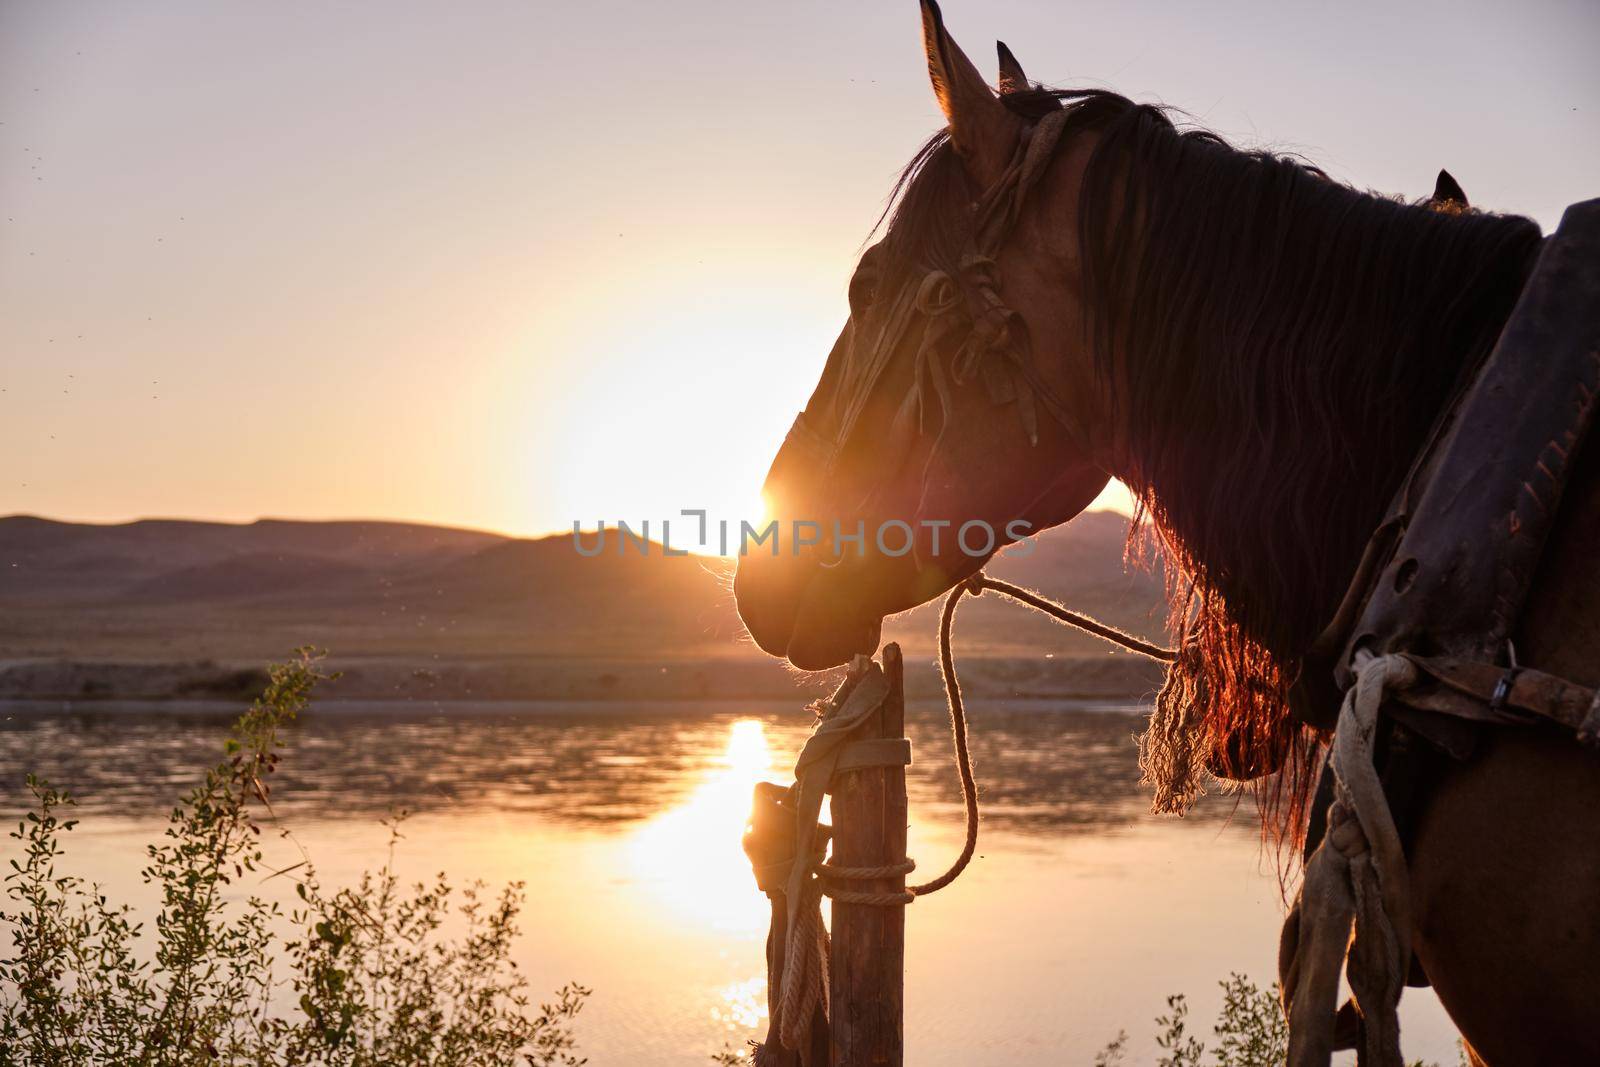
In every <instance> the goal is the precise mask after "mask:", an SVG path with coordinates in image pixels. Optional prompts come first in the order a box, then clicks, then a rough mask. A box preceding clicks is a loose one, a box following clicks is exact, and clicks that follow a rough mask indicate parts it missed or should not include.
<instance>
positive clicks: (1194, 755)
mask: <svg viewBox="0 0 1600 1067" xmlns="http://www.w3.org/2000/svg"><path fill="white" fill-rule="evenodd" d="M1002 100H1003V101H1004V102H1005V103H1006V105H1007V106H1008V107H1010V108H1011V109H1012V110H1013V111H1016V112H1017V113H1019V114H1022V115H1024V116H1026V117H1030V118H1037V117H1039V116H1040V115H1042V114H1043V113H1045V112H1047V111H1050V110H1054V109H1055V108H1058V107H1062V106H1065V107H1066V108H1067V109H1068V110H1069V111H1070V113H1071V114H1070V115H1069V118H1068V122H1069V127H1068V129H1069V131H1071V135H1073V136H1076V135H1079V134H1081V133H1088V134H1092V135H1093V136H1095V137H1096V138H1097V144H1096V147H1095V148H1094V150H1093V152H1092V154H1091V157H1090V160H1089V163H1088V167H1087V170H1086V172H1085V176H1084V182H1083V187H1082V193H1081V197H1082V199H1081V203H1080V205H1079V208H1080V210H1079V217H1080V226H1081V229H1080V233H1079V234H1078V239H1079V243H1080V252H1081V257H1082V262H1083V264H1084V275H1085V279H1084V280H1085V286H1086V302H1087V306H1088V310H1089V318H1090V324H1091V331H1092V337H1091V338H1090V341H1091V342H1092V345H1093V349H1094V352H1095V358H1096V362H1097V365H1098V368H1099V371H1100V373H1101V375H1102V376H1103V378H1104V379H1105V380H1106V382H1107V384H1108V386H1109V388H1108V392H1109V394H1110V395H1111V396H1113V397H1114V399H1115V404H1116V405H1117V409H1116V410H1115V411H1114V412H1112V413H1111V416H1112V418H1113V419H1114V424H1115V425H1116V426H1117V427H1118V428H1119V430H1120V431H1121V432H1122V433H1124V434H1125V435H1126V436H1125V440H1126V445H1127V455H1126V456H1125V457H1124V460H1125V467H1124V469H1121V470H1118V471H1117V472H1116V473H1117V474H1118V475H1119V476H1120V477H1121V478H1122V479H1123V480H1124V481H1125V482H1126V483H1127V484H1128V486H1129V487H1130V488H1131V489H1132V490H1133V492H1134V494H1135V495H1136V497H1137V499H1138V501H1139V503H1140V509H1139V515H1138V516H1137V517H1136V521H1135V523H1134V527H1133V530H1132V531H1131V532H1130V548H1131V547H1132V546H1133V545H1134V544H1135V539H1136V538H1137V536H1138V533H1139V531H1140V530H1141V529H1148V530H1150V531H1152V532H1153V533H1154V541H1155V543H1156V544H1157V545H1158V546H1159V551H1160V552H1161V554H1162V555H1163V556H1164V557H1165V564H1166V567H1165V570H1166V574H1167V575H1168V581H1169V587H1170V598H1169V599H1170V602H1171V611H1172V625H1173V629H1174V632H1175V635H1177V636H1180V637H1182V638H1183V639H1184V640H1185V648H1186V651H1185V654H1184V655H1183V656H1182V657H1181V658H1180V661H1179V662H1178V664H1176V665H1175V666H1174V668H1173V669H1172V671H1171V672H1170V673H1169V676H1168V682H1167V685H1166V687H1165V688H1164V689H1163V691H1162V694H1161V696H1160V698H1159V699H1158V702H1157V708H1156V712H1155V715H1154V716H1153V717H1152V723H1151V728H1150V730H1149V731H1148V732H1147V734H1146V737H1145V739H1144V741H1143V743H1142V746H1141V748H1142V751H1141V757H1142V761H1143V765H1144V767H1145V771H1146V775H1147V778H1148V779H1149V780H1150V781H1151V782H1152V784H1153V785H1154V786H1155V789H1156V806H1157V808H1158V809H1160V810H1168V811H1181V810H1184V809H1185V808H1186V807H1187V806H1188V804H1189V803H1190V802H1191V801H1192V800H1193V798H1194V797H1195V796H1196V795H1197V794H1198V792H1199V791H1200V787H1201V781H1202V777H1203V774H1202V772H1203V771H1204V770H1210V771H1212V772H1213V773H1216V774H1218V775H1220V776H1222V777H1225V778H1232V779H1254V778H1261V777H1263V776H1267V775H1271V777H1270V778H1269V779H1268V788H1267V789H1265V790H1263V791H1262V792H1261V793H1259V794H1258V796H1261V797H1262V798H1263V799H1264V801H1265V804H1264V806H1265V808H1266V809H1267V811H1266V814H1268V815H1277V816H1278V817H1277V818H1275V819H1274V818H1269V819H1268V820H1267V825H1268V828H1269V832H1272V833H1274V834H1276V835H1277V836H1278V837H1279V839H1280V841H1281V840H1283V839H1284V837H1285V836H1287V837H1288V838H1291V839H1292V838H1293V836H1294V834H1295V833H1296V831H1297V829H1298V826H1299V822H1300V820H1299V816H1300V814H1301V811H1300V809H1301V806H1302V803H1303V801H1304V800H1305V798H1306V794H1307V791H1308V786H1309V781H1310V775H1309V773H1308V772H1309V771H1310V765H1311V762H1312V759H1313V754H1314V750H1315V747H1316V745H1317V738H1316V737H1315V735H1314V734H1312V733H1311V732H1310V731H1309V730H1307V729H1305V728H1302V727H1301V726H1299V725H1298V724H1297V722H1296V720H1295V719H1294V718H1293V717H1292V716H1291V713H1290V690H1291V687H1292V686H1293V685H1294V683H1295V682H1296V681H1297V680H1298V678H1299V674H1300V671H1301V669H1302V656H1303V654H1304V652H1305V651H1306V649H1307V647H1308V645H1309V644H1310V643H1311V641H1312V640H1313V639H1314V638H1315V636H1316V635H1317V634H1318V633H1319V631H1320V630H1321V629H1322V627H1323V626H1324V625H1325V624H1326V623H1327V622H1328V620H1329V618H1330V617H1331V616H1332V614H1333V613H1334V610H1335V608H1336V606H1337V604H1338V601H1339V599H1340V597H1341V595H1342V594H1343V592H1344V590H1345V587H1346V586H1347V584H1348V583H1349V581H1350V579H1351V577H1352V574H1353V571H1354V568H1355V564H1356V561H1357V559H1358V557H1359V555H1360V551H1361V548H1362V546H1363V544H1364V542H1365V540H1366V538H1367V536H1368V534H1369V533H1370V532H1371V530H1372V528H1373V526H1374V525H1375V524H1376V523H1377V522H1378V521H1379V519H1380V518H1381V517H1382V513H1383V510H1384V508H1385V507H1386V505H1387V504H1388V502H1389V500H1390V498H1391V497H1392V496H1393V494H1394V492H1395V490H1396V488H1397V487H1398V484H1399V481H1400V479H1401V478H1402V477H1403V476H1404V473H1405V471H1406V469H1407V467H1408V466H1409V463H1410V460H1411V458H1412V457H1413V456H1414V455H1415V453H1416V452H1417V451H1418V449H1419V448H1420V447H1421V444H1422V441H1423V438H1424V436H1425V435H1426V433H1427V431H1428V429H1429V427H1430V426H1431V424H1432V422H1433V420H1434V418H1435V416H1436V415H1437V413H1438V411H1439V410H1440V408H1441V406H1442V405H1443V403H1444V401H1445V399H1446V397H1447V396H1448V394H1449V393H1450V391H1451V389H1452V388H1453V386H1454V385H1455V384H1456V383H1457V381H1458V380H1459V379H1460V378H1461V376H1462V374H1463V371H1464V370H1465V369H1466V368H1470V367H1472V366H1474V365H1475V364H1476V363H1477V362H1478V361H1479V360H1480V359H1481V358H1482V357H1483V355H1484V354H1485V353H1486V352H1487V351H1488V349H1489V348H1490V347H1491V346H1492V345H1493V343H1494V341H1495V338H1496V337H1497V336H1498V335H1499V332H1500V328H1501V326H1502V325H1503V324H1504V322H1505V319H1506V317H1507V316H1508V315H1509V314H1510V311H1511V307H1512V305H1513V303H1514V302H1515V300H1516V297H1517V294H1518V292H1519V291H1520V290H1521V287H1522V283H1523V280H1524V279H1525V277H1526V275H1527V272H1528V269H1529V268H1530V266H1531V264H1532V260H1533V256H1534V255H1535V253H1536V251H1537V246H1538V242H1539V237H1540V235H1539V230H1538V227H1537V226H1536V225H1535V224H1534V223H1533V222H1531V221H1530V220H1528V219H1524V218H1518V217H1510V216H1497V215H1489V214H1482V213H1476V212H1473V213H1462V212H1453V213H1446V212H1441V211H1437V210H1432V209H1430V208H1428V207H1425V206H1421V205H1413V204H1406V203H1404V202H1401V201H1399V200H1396V199H1392V198H1388V197H1384V196H1378V195H1374V194H1371V193H1368V192H1363V191H1360V190H1357V189H1354V188H1351V187H1349V186H1347V185H1343V184H1340V183H1338V182H1335V181H1333V180H1331V179H1330V178H1329V177H1328V176H1327V175H1326V174H1324V173H1323V172H1322V171H1320V170H1318V169H1316V168H1315V167H1313V166H1310V165H1308V164H1307V163H1305V162H1304V161H1302V160H1299V159H1296V158H1293V157H1289V156H1283V155H1275V154H1272V153H1268V152H1246V151H1240V150H1238V149H1235V148H1233V147H1231V146H1229V145H1228V144H1227V143H1225V142H1224V141H1223V140H1222V139H1221V138H1219V137H1217V136H1216V135H1215V134H1212V133H1210V132H1207V131H1204V130H1199V129H1181V130H1180V129H1179V128H1178V127H1177V126H1176V125H1175V124H1174V122H1173V120H1172V118H1171V117H1170V115H1169V113H1168V112H1167V111H1166V110H1165V109H1163V108H1159V107H1154V106H1150V105H1142V104H1135V103H1134V102H1132V101H1130V100H1128V99H1127V98H1125V97H1122V96H1119V95H1117V94H1115V93H1111V92H1105V91H1101V90H1034V91H1029V92H1024V93H1016V94H1008V95H1007V96H1005V97H1002ZM976 193H977V190H974V189H973V187H972V185H971V183H970V180H969V179H968V178H967V176H966V174H965V171H964V169H963V167H962V165H961V162H960V160H959V158H958V157H957V156H956V153H955V152H954V150H953V148H952V146H951V145H950V143H949V141H948V139H947V137H946V136H945V135H944V134H943V133H941V134H938V135H935V136H934V137H933V138H932V139H931V140H930V141H929V142H927V144H925V145H924V146H923V148H922V150H921V151H920V152H919V153H918V154H917V156H916V157H915V158H914V159H913V160H912V162H911V164H910V165H908V166H907V167H906V169H905V171H904V172H903V174H902V175H901V179H900V182H899V183H898V184H897V186H896V190H895V194H896V195H895V199H894V200H893V201H892V205H893V207H892V210H891V211H889V212H886V217H887V220H888V226H887V229H886V232H885V234H884V240H883V246H882V247H883V251H884V252H885V253H886V254H887V256H888V259H889V262H890V263H891V264H894V265H895V266H898V267H900V268H902V269H903V270H905V271H907V272H909V271H911V270H912V269H913V268H919V269H921V270H926V269H931V268H942V269H949V264H948V263H947V262H946V261H947V260H953V259H954V257H955V256H956V255H957V253H958V252H959V250H960V249H961V248H962V247H963V246H964V242H965V238H966V236H967V233H968V230H967V229H966V227H967V226H968V225H969V221H970V211H969V207H970V204H971V202H972V200H973V199H974V197H975V195H976ZM1285 832H1287V834H1286V833H1285Z"/></svg>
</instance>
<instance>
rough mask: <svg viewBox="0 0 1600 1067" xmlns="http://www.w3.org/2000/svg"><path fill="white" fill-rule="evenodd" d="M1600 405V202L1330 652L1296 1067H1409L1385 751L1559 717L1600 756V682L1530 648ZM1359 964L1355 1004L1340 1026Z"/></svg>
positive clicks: (1288, 961) (1294, 1020)
mask: <svg viewBox="0 0 1600 1067" xmlns="http://www.w3.org/2000/svg"><path fill="white" fill-rule="evenodd" d="M1597 406H1600V200H1590V201H1586V202H1584V203H1580V204H1575V205H1573V206H1572V207H1570V208H1568V209H1567V211H1566V213H1565V215H1564V216H1563V217H1562V220H1561V225H1560V226H1559V228H1558V229H1557V230H1556V232H1555V233H1554V234H1553V235H1552V236H1551V237H1550V238H1548V239H1547V240H1546V241H1545V243H1544V246H1543V248H1542V249H1541V251H1540V254H1539V258H1538V261H1537V262H1536V264H1535V265H1534V268H1533V271H1532V273H1531V274H1530V275H1529V278H1528V281H1527V283H1526V285H1525V286H1524V288H1523V292H1522V295H1521V297H1520V298H1519V300H1518V302H1517V305H1516V307H1515V308H1514V309H1513V311H1512V313H1511V317H1510V318H1509V319H1508V320H1507V323H1506V326H1505V328H1504V329H1503V331H1502V332H1501V336H1500V338H1499V340H1498V341H1497V342H1496V344H1495V346H1494V349H1493V350H1492V351H1491V352H1490V354H1489V355H1488V357H1487V358H1486V359H1485V360H1484V362H1483V364H1482V366H1481V367H1479V368H1478V369H1477V370H1476V372H1475V373H1474V374H1473V375H1472V376H1471V378H1470V380H1469V381H1468V383H1467V385H1466V386H1465V388H1464V389H1463V390H1462V392H1461V394H1460V395H1459V397H1458V398H1457V399H1456V400H1455V402H1453V403H1451V404H1449V405H1447V408H1446V410H1445V412H1444V413H1443V414H1442V415H1441V416H1440V418H1439V420H1438V421H1437V422H1436V423H1435V426H1434V428H1433V431H1432V433H1431V434H1430V437H1429V443H1428V444H1427V446H1426V447H1425V448H1424V449H1423V451H1422V452H1421V453H1420V455H1419V456H1418V458H1417V460H1416V461H1415V463H1414V464H1413V466H1412V468H1411V470H1410V472H1409V473H1408V475H1407V477H1406V479H1405V482H1404V483H1403V484H1402V486H1401V489H1400V491H1399V492H1398V493H1397V495H1396V497H1395V500H1394V502H1393V504H1392V505H1391V507H1390V510H1389V513H1388V516H1387V517H1386V519H1385V520H1384V521H1383V523H1381V524H1380V525H1379V526H1378V528H1377V529H1376V531H1374V533H1373V535H1372V538H1371V540H1370V541H1369V543H1368V546H1367V549H1366V551H1365V552H1364V553H1363V558H1362V561H1361V563H1360V565H1359V566H1358V568H1357V572H1356V576H1355V579H1354V580H1353V582H1352V583H1351V586H1350V589H1349V591H1348V592H1347V593H1346V595H1345V598H1344V601H1343V603H1342V604H1341V606H1340V609H1339V611H1338V612H1337V613H1336V615H1335V617H1334V620H1333V622H1332V623H1331V624H1330V625H1329V627H1328V630H1327V631H1326V632H1325V633H1324V635H1323V637H1322V638H1320V639H1319V641H1318V642H1317V644H1318V647H1319V648H1320V649H1323V650H1326V649H1327V648H1330V647H1331V648H1337V649H1338V650H1339V651H1338V654H1337V658H1336V660H1335V662H1334V663H1333V674H1334V679H1335V682H1336V683H1337V684H1338V685H1339V686H1340V688H1342V689H1344V690H1345V697H1344V702H1343V705H1342V707H1341V710H1340V712H1339V717H1338V721H1337V725H1336V727H1335V730H1334V742H1333V750H1332V753H1331V755H1330V758H1329V760H1328V764H1327V767H1326V769H1325V771H1324V787H1323V788H1322V789H1320V790H1319V793H1320V794H1321V796H1322V798H1323V799H1324V800H1325V801H1326V802H1327V804H1326V808H1325V811H1324V812H1323V813H1321V815H1320V817H1319V818H1318V819H1317V820H1316V823H1315V825H1314V826H1313V828H1312V834H1311V835H1310V836H1312V837H1313V838H1320V840H1317V841H1313V842H1312V843H1314V844H1315V845H1316V849H1315V851H1314V852H1313V853H1312V854H1311V856H1310V858H1309V860H1308V861H1307V863H1306V869H1305V879H1304V882H1303V884H1302V886H1301V891H1300V894H1299V896H1298V898H1297V899H1296V901H1295V904H1294V907H1293V909H1292V910H1291V911H1290V914H1289V917H1288V920H1287V921H1286V922H1285V924H1284V930H1283V936H1282V940H1281V943H1280V951H1279V971H1280V979H1281V984H1282V988H1283V996H1284V1001H1285V1005H1286V1007H1287V1010H1288V1014H1289V1022H1290V1045H1289V1064H1290V1065H1291V1067H1312V1065H1318V1067H1321V1065H1325V1064H1327V1063H1328V1062H1329V1057H1330V1056H1331V1054H1332V1052H1333V1051H1334V1050H1336V1049H1339V1048H1351V1047H1354V1048H1356V1049H1357V1052H1358V1062H1359V1063H1362V1064H1372V1065H1380V1064H1381V1065H1383V1067H1399V1065H1401V1064H1403V1062H1404V1061H1403V1060H1402V1058H1401V1054H1400V1037H1399V1024H1398V1020H1397V1018H1396V1008H1397V1005H1398V1002H1399V998H1400V993H1401V989H1402V987H1403V985H1404V984H1405V978H1406V976H1407V974H1408V972H1409V971H1410V968H1411V963H1412V959H1411V947H1410V936H1411V929H1412V922H1411V912H1410V899H1409V887H1408V884H1407V882H1408V879H1407V869H1406V858H1405V850H1404V847H1403V843H1402V840H1401V832H1400V828H1399V826H1398V825H1397V823H1396V820H1395V817H1394V812H1393V811H1392V810H1391V808H1392V803H1391V802H1392V801H1393V800H1394V794H1395V788H1394V784H1393V783H1394V782H1395V781H1396V780H1399V779H1403V777H1404V776H1403V775H1397V774H1393V773H1390V774H1387V775H1383V774H1382V773H1381V772H1380V770H1379V768H1378V767H1377V766H1376V763H1377V762H1378V761H1377V759H1376V756H1377V754H1378V752H1379V749H1380V748H1383V747H1388V748H1391V749H1393V748H1395V747H1400V748H1404V747H1405V745H1406V739H1407V738H1408V737H1409V736H1412V735H1417V736H1421V737H1422V738H1424V739H1426V740H1429V741H1431V742H1433V743H1434V744H1435V745H1436V746H1437V747H1439V748H1441V749H1443V750H1445V751H1446V752H1451V753H1453V754H1456V755H1463V754H1465V751H1467V750H1470V735H1471V733H1472V732H1473V730H1474V729H1475V727H1477V726H1481V725H1483V724H1494V725H1517V726H1528V725H1533V724H1536V723H1540V722H1547V723H1555V724H1557V725H1559V726H1562V727H1565V728H1567V729H1570V730H1572V731H1573V732H1574V733H1575V734H1576V737H1577V739H1578V741H1579V742H1580V743H1583V744H1586V745H1590V746H1593V747H1596V748H1600V688H1596V689H1591V688H1589V687H1587V686H1583V685H1580V684H1577V683H1575V682H1572V681H1570V680H1568V679H1564V678H1560V677H1557V676H1555V675H1552V674H1548V673H1545V672H1542V671H1540V670H1537V669H1535V668H1533V667H1530V666H1527V665H1525V664H1522V663H1520V662H1519V661H1518V660H1517V657H1516V652H1515V648H1514V647H1513V645H1512V643H1511V637H1512V632H1513V629H1514V627H1515V626H1516V624H1517V622H1518V620H1519V618H1520V617H1521V613H1522V609H1523V606H1524V604H1525V602H1526V600H1527V597H1528V594H1529V591H1530V590H1531V588H1532V586H1533V581H1534V577H1535V572H1536V569H1537V567H1538V564H1539V561H1540V558H1541V556H1542V554H1543V551H1544V547H1545V544H1546V542H1547V541H1548V539H1549V536H1550V533H1551V531H1552V530H1553V529H1554V526H1555V523H1556V519H1557V516H1558V512H1559V506H1560V503H1561V497H1562V493H1563V490H1564V488H1565V486H1566V482H1567V479H1568V477H1569V475H1570V473H1571V469H1572V465H1573V459H1574V458H1575V457H1576V455H1577V454H1578V452H1579V450H1580V448H1581V447H1582V445H1583V444H1584V441H1585V439H1586V437H1587V435H1588V431H1589V429H1590V426H1591V425H1592V423H1593V422H1594V420H1595V416H1596V410H1597ZM1464 731H1465V733H1464ZM1386 785H1388V786H1389V788H1387V789H1386V788H1385V786H1386ZM1394 806H1397V805H1394ZM1352 930H1353V931H1354V936H1353V937H1352ZM1341 963H1345V964H1346V973H1347V975H1348V978H1349V981H1350V988H1351V994H1352V997H1351V1002H1350V1003H1349V1004H1348V1005H1346V1007H1345V1008H1344V1009H1341V1011H1340V1012H1338V1013H1337V1014H1336V1013H1335V1012H1334V1011H1333V1010H1332V1009H1333V1007H1334V1005H1335V1002H1336V998H1337V993H1338V984H1339V967H1340V964H1341Z"/></svg>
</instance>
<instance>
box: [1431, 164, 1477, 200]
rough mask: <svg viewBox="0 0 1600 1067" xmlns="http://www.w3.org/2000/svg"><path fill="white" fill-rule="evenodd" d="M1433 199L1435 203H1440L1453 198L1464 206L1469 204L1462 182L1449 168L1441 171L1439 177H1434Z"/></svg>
mask: <svg viewBox="0 0 1600 1067" xmlns="http://www.w3.org/2000/svg"><path fill="white" fill-rule="evenodd" d="M1433 199H1434V202H1435V203H1440V204H1443V203H1445V202H1447V201H1451V200H1453V201H1455V202H1456V203H1458V204H1460V205H1461V206H1462V207H1468V206H1469V205H1468V203H1467V194H1466V193H1465V192H1464V191H1463V190H1462V188H1461V184H1460V183H1459V182H1457V181H1456V180H1455V178H1454V177H1453V176H1452V175H1451V173H1450V172H1449V171H1447V170H1441V171H1439V177H1437V178H1435V179H1434V182H1433Z"/></svg>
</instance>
